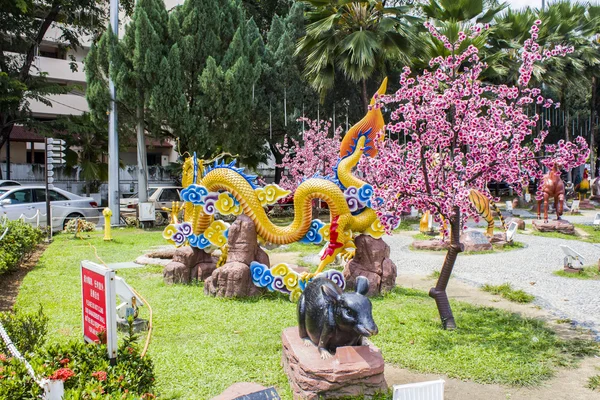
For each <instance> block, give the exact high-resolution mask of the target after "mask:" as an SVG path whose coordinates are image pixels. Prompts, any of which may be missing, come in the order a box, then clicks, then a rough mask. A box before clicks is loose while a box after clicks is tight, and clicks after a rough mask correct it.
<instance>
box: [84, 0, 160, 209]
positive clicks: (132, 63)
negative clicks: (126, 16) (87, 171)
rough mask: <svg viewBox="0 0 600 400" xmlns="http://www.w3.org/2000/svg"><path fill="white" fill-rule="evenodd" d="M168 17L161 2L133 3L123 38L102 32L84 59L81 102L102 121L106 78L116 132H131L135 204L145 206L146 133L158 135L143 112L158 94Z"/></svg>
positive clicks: (149, 114) (152, 121)
mask: <svg viewBox="0 0 600 400" xmlns="http://www.w3.org/2000/svg"><path fill="white" fill-rule="evenodd" d="M168 18H169V17H168V14H167V10H166V8H165V5H164V2H163V1H162V0H138V2H137V3H136V6H135V9H134V13H133V16H132V19H131V22H129V24H127V26H126V27H125V35H124V36H123V38H122V39H121V40H118V41H117V40H116V38H115V37H114V35H113V34H112V32H111V31H106V32H105V33H104V34H103V37H102V38H101V39H100V41H99V43H98V45H97V46H93V47H92V49H91V50H90V53H89V54H88V57H87V60H86V61H87V68H86V71H87V78H88V84H89V90H88V91H87V98H88V101H89V104H90V108H92V109H93V110H94V115H95V116H96V119H101V120H104V119H106V115H105V110H106V109H107V100H108V92H107V88H108V83H107V76H108V75H109V74H110V75H111V77H112V79H113V81H114V83H115V86H116V88H117V101H118V103H119V105H121V107H120V116H121V118H120V130H124V131H125V132H130V131H131V130H133V129H135V132H136V136H137V160H138V185H139V190H138V192H139V198H140V202H145V201H147V196H148V167H147V160H146V143H145V137H146V130H148V131H149V132H152V133H153V134H154V136H160V133H161V132H162V130H161V127H160V122H156V121H155V119H154V117H155V113H152V112H148V110H149V109H150V107H151V105H152V103H153V102H154V97H155V95H156V94H157V93H158V92H157V91H156V90H155V87H156V81H157V80H158V79H159V76H160V71H159V68H160V62H161V60H162V58H163V57H164V56H166V54H167V51H168V48H169V35H168ZM123 117H124V118H123Z"/></svg>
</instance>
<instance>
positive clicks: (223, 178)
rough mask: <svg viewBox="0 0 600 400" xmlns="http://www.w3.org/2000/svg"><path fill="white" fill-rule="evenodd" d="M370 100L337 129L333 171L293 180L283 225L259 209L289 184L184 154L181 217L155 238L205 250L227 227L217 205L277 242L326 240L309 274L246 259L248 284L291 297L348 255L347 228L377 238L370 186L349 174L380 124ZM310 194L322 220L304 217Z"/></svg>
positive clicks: (379, 230)
mask: <svg viewBox="0 0 600 400" xmlns="http://www.w3.org/2000/svg"><path fill="white" fill-rule="evenodd" d="M386 85H387V79H386V80H384V82H383V83H382V85H381V87H380V88H379V90H378V91H377V93H378V94H377V95H382V94H384V93H385V90H386ZM377 95H376V96H377ZM375 100H376V97H374V98H373V100H372V101H371V107H370V110H369V111H368V112H367V114H366V116H365V117H364V118H363V119H362V120H361V121H359V122H358V123H357V124H356V125H355V126H354V127H352V129H350V130H349V131H348V133H347V134H346V135H345V136H344V139H343V141H342V143H341V146H340V153H341V158H340V160H339V162H338V165H337V167H336V174H335V176H332V177H315V178H310V179H307V180H305V181H304V182H302V183H301V184H300V185H299V186H298V188H297V189H296V191H295V193H294V220H293V221H292V223H291V224H289V225H287V226H278V225H275V224H273V222H272V221H271V220H270V219H269V217H268V215H267V213H266V211H265V208H264V207H265V206H266V205H269V204H275V203H276V202H277V200H278V199H280V198H283V197H285V196H287V195H288V194H289V193H290V192H289V191H286V190H284V189H282V188H280V187H279V186H277V185H275V184H271V185H267V186H265V187H264V188H263V187H258V186H257V185H256V183H255V182H254V178H255V177H253V176H248V175H246V174H245V173H244V171H243V169H242V168H236V167H235V162H234V163H230V164H225V163H221V164H219V163H217V162H215V164H214V165H213V166H212V167H207V168H204V166H203V164H202V162H201V161H200V160H198V159H196V158H195V157H190V158H188V159H187V160H186V161H185V163H184V169H183V179H182V186H183V187H184V189H183V190H182V192H181V196H182V200H183V201H184V203H183V209H184V217H183V220H184V221H183V222H181V223H179V222H178V221H177V220H176V219H175V220H174V221H172V222H173V223H171V224H170V225H169V226H167V228H166V229H165V231H164V233H163V237H164V238H165V239H167V240H169V241H170V242H172V243H174V244H175V245H177V246H182V245H186V244H189V245H190V246H194V247H198V248H201V249H204V250H205V251H212V250H214V249H217V248H224V246H225V245H226V244H227V229H228V227H229V226H228V224H226V223H225V222H223V221H220V220H215V219H214V216H213V215H214V214H215V213H216V212H218V213H219V214H221V215H228V214H233V215H239V214H241V213H244V214H245V215H247V216H248V217H250V218H251V219H252V220H253V221H254V224H255V226H256V230H257V234H258V235H259V236H260V237H261V238H262V240H264V241H265V242H269V243H273V244H280V245H281V244H289V243H293V242H296V241H302V242H306V243H321V242H323V241H327V242H328V244H327V246H326V247H325V249H324V251H323V255H322V257H321V261H320V263H319V266H318V268H317V270H316V272H315V273H314V274H305V275H303V276H300V275H298V274H296V273H294V272H293V271H291V270H290V269H289V268H288V267H287V266H286V265H284V264H279V265H276V266H273V267H269V266H264V265H261V264H258V263H253V265H251V269H252V275H253V281H254V283H255V284H257V285H259V286H264V287H268V288H269V289H271V290H279V291H282V292H284V293H289V294H290V298H291V299H292V300H294V299H297V298H298V297H299V295H300V292H301V290H302V289H303V287H304V285H305V284H306V282H307V281H308V280H309V279H311V278H312V276H314V275H317V274H319V273H321V272H323V269H324V268H325V266H327V265H328V264H330V263H331V262H332V261H334V260H335V257H336V256H337V255H338V254H340V253H344V254H345V255H346V256H347V257H351V256H352V252H351V251H349V250H347V249H348V248H352V247H354V246H353V243H352V239H353V235H354V234H358V233H364V234H369V235H372V236H374V237H377V238H379V237H381V236H382V235H383V233H384V230H383V227H382V225H381V223H380V222H379V220H378V218H377V215H376V213H375V211H374V210H373V209H372V208H371V207H370V205H371V203H370V201H371V200H370V199H371V196H372V194H373V188H372V186H371V185H369V184H368V183H366V182H364V181H362V180H360V179H358V178H357V177H355V176H354V175H353V173H352V169H353V168H354V167H355V166H356V164H357V163H358V161H359V160H360V157H361V156H362V155H363V154H364V153H365V152H368V154H369V155H371V156H372V155H375V153H376V152H375V151H374V150H373V149H374V147H373V146H369V145H370V144H371V143H372V141H373V140H374V138H375V137H376V134H377V133H378V132H380V131H381V130H382V129H383V128H384V122H383V115H382V114H381V110H380V108H379V107H378V106H377V105H376V104H375ZM313 199H321V200H323V201H324V202H326V203H327V205H328V207H329V212H330V221H331V222H330V223H329V224H324V223H323V222H321V221H319V220H312V207H311V204H312V200H313ZM174 208H175V207H174ZM328 274H329V275H328V276H329V277H330V278H331V279H334V280H335V281H336V282H338V283H340V284H342V285H343V284H344V282H343V277H342V276H341V274H340V273H339V272H337V271H328Z"/></svg>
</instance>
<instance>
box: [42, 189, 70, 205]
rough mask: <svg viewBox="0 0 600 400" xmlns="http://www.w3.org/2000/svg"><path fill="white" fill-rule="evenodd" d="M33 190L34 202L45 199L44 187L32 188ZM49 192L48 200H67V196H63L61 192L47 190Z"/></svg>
mask: <svg viewBox="0 0 600 400" xmlns="http://www.w3.org/2000/svg"><path fill="white" fill-rule="evenodd" d="M34 190H35V201H36V202H38V203H39V202H45V201H46V189H34ZM48 193H49V194H50V201H67V200H69V198H68V197H66V196H63V195H62V194H60V193H58V192H56V191H54V190H48Z"/></svg>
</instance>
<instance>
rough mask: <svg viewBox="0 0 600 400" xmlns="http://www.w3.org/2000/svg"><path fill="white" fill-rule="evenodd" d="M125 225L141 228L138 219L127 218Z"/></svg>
mask: <svg viewBox="0 0 600 400" xmlns="http://www.w3.org/2000/svg"><path fill="white" fill-rule="evenodd" d="M125 225H127V226H130V227H136V228H139V227H140V220H139V219H138V218H137V217H127V218H125Z"/></svg>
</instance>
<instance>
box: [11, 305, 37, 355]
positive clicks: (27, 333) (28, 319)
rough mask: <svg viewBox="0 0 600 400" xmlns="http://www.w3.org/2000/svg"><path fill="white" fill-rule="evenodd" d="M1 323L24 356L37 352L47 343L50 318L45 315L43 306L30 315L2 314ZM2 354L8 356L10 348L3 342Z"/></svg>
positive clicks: (17, 313)
mask: <svg viewBox="0 0 600 400" xmlns="http://www.w3.org/2000/svg"><path fill="white" fill-rule="evenodd" d="M0 322H1V323H2V325H3V326H4V329H5V330H6V333H7V334H8V336H9V337H10V339H11V340H12V342H13V343H14V344H15V346H16V347H17V349H19V351H20V352H21V353H22V354H27V353H30V352H33V351H35V350H36V349H38V348H40V347H41V346H43V345H44V342H45V341H46V334H47V333H48V317H46V316H45V315H44V310H43V309H42V306H40V308H39V310H38V311H37V312H35V313H30V314H24V313H20V312H16V313H10V312H6V313H0ZM0 353H3V354H8V348H7V347H6V345H5V343H4V341H3V340H0Z"/></svg>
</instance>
